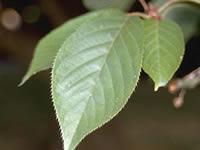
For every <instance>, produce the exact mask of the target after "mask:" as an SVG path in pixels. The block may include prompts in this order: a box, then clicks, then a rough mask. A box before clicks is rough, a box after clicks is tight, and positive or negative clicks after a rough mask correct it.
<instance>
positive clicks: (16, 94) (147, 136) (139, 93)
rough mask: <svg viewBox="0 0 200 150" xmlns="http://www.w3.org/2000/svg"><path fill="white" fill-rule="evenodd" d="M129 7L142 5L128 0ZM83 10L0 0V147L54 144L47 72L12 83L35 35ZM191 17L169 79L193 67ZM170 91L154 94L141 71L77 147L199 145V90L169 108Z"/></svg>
mask: <svg viewBox="0 0 200 150" xmlns="http://www.w3.org/2000/svg"><path fill="white" fill-rule="evenodd" d="M131 10H142V8H141V6H140V5H139V3H138V2H136V3H135V4H134V5H133V7H132V8H131ZM87 11H88V10H87V9H86V8H85V7H84V5H83V4H82V2H81V0H0V150H61V149H62V140H61V138H60V131H59V127H58V123H57V120H56V117H55V114H54V109H53V106H52V102H51V97H50V92H49V91H50V83H49V81H50V80H49V74H50V73H49V71H46V72H42V73H40V74H39V75H36V76H34V77H33V78H32V79H31V80H30V81H28V83H26V84H25V85H24V86H23V87H17V85H18V84H19V82H20V81H21V79H22V77H23V75H24V74H25V72H26V70H27V68H28V65H29V63H30V61H31V58H32V56H33V52H34V48H35V46H36V44H37V42H38V40H39V39H40V38H41V37H43V36H44V35H46V34H47V33H48V32H49V31H50V30H52V29H54V28H55V27H57V26H59V25H60V24H62V23H63V22H65V21H67V20H69V19H70V18H73V17H76V16H78V15H81V14H83V13H86V12H87ZM190 19H191V17H190ZM199 21H200V18H198V23H197V26H196V27H197V30H195V34H191V33H192V32H190V36H188V38H187V45H186V55H185V57H184V61H183V63H182V65H181V67H180V69H179V70H178V72H177V74H176V76H177V77H182V76H184V75H186V74H188V73H189V72H191V71H193V70H194V69H196V68H197V67H199V66H200V34H199V33H200V32H199V31H200V26H199V25H200V24H199ZM187 29H188V28H187ZM192 29H193V28H192ZM44 59H45V58H44ZM174 97H175V95H171V94H169V93H168V91H167V89H166V88H163V89H161V90H160V91H159V92H157V93H154V92H153V84H152V81H151V80H149V79H148V78H147V77H146V75H143V76H142V79H141V80H140V83H139V85H138V87H137V89H136V92H135V93H134V95H133V97H131V99H130V100H129V103H128V104H127V105H126V107H125V108H124V109H123V110H122V112H121V113H120V114H119V115H118V116H117V117H116V118H114V119H113V120H112V121H111V122H109V123H108V124H106V125H105V126H103V127H102V128H101V129H98V130H97V131H95V132H94V133H92V134H90V135H89V136H88V137H87V138H86V139H85V140H84V141H83V142H82V143H81V144H80V145H79V147H78V150H188V149H189V150H200V109H199V108H200V88H196V89H194V90H192V91H190V92H188V93H187V95H186V98H185V104H184V105H183V107H181V108H180V109H175V108H174V107H173V105H172V100H173V98H174Z"/></svg>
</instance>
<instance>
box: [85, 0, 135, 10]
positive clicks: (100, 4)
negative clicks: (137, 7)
mask: <svg viewBox="0 0 200 150" xmlns="http://www.w3.org/2000/svg"><path fill="white" fill-rule="evenodd" d="M82 1H83V4H84V5H85V6H86V7H87V8H88V9H91V10H96V9H102V8H119V9H121V10H129V9H130V8H131V6H132V5H133V3H134V2H135V0H82Z"/></svg>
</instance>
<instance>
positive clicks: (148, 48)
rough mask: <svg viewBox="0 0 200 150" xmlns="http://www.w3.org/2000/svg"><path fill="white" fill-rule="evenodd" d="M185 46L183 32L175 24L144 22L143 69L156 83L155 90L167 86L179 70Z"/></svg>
mask: <svg viewBox="0 0 200 150" xmlns="http://www.w3.org/2000/svg"><path fill="white" fill-rule="evenodd" d="M184 46H185V45H184V38H183V34H182V31H181V29H180V28H179V26H178V25H177V24H175V23H174V22H172V21H169V20H161V21H158V20H151V19H150V20H145V21H144V59H143V69H144V71H145V72H146V73H147V74H148V75H149V76H150V77H151V78H152V79H153V81H154V82H155V90H157V89H158V88H159V87H161V86H165V85H166V84H167V82H168V81H169V80H170V79H171V78H172V76H173V74H174V73H175V71H176V70H177V69H178V67H179V65H180V63H181V61H182V58H183V55H184Z"/></svg>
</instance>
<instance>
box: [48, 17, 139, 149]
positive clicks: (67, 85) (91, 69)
mask: <svg viewBox="0 0 200 150" xmlns="http://www.w3.org/2000/svg"><path fill="white" fill-rule="evenodd" d="M113 18H114V19H113ZM130 18H131V17H126V16H125V15H124V14H121V15H119V14H118V15H115V16H112V18H111V16H109V17H105V16H104V17H102V18H101V19H100V18H98V19H97V20H95V21H93V22H90V24H89V23H88V24H87V25H86V26H82V28H81V29H80V30H79V31H77V32H76V33H75V34H74V36H73V37H72V38H71V39H70V40H69V41H67V42H66V43H65V44H66V45H63V47H62V48H61V50H60V51H59V54H58V55H57V58H56V61H55V64H54V67H53V73H52V94H53V100H54V105H55V108H56V112H57V115H58V120H59V122H60V126H61V130H62V134H63V139H64V148H65V150H73V149H74V148H75V147H76V146H77V144H78V143H79V142H80V141H81V140H82V139H83V138H84V137H85V136H86V135H87V134H89V133H90V132H91V131H93V130H95V129H96V128H98V127H100V126H102V125H103V124H104V123H106V122H107V121H109V120H110V119H111V118H112V117H113V116H115V115H116V114H117V113H118V112H119V111H120V110H121V109H122V108H123V106H124V105H125V103H126V102H127V100H128V98H129V97H130V95H131V93H132V92H133V90H134V88H135V86H136V83H137V81H138V78H139V74H140V70H141V65H142V53H141V48H140V46H139V45H138V44H137V43H141V39H142V25H141V21H140V20H139V19H138V18H135V17H134V19H130ZM130 27H131V29H132V30H135V31H136V33H140V34H138V35H137V36H138V37H140V38H141V39H140V38H137V39H135V38H136V37H135V36H134V35H135V34H134V33H133V31H131V30H130V31H129V29H130ZM88 35H89V36H88ZM94 38H95V40H94ZM130 39H132V40H130ZM77 41H81V42H79V44H78V46H77ZM85 43H87V44H86V45H85ZM85 46H86V47H85ZM66 52H67V55H66V54H65V53H66ZM83 52H84V53H83ZM86 56H87V58H86ZM66 57H67V58H66ZM64 58H66V59H65V60H64V61H65V62H64V61H63V59H64ZM62 61H63V62H62ZM77 68H78V69H77ZM63 70H65V73H64V72H63ZM66 70H67V71H66ZM71 73H72V74H71ZM74 73H75V74H74ZM125 75H126V78H125ZM120 87H121V88H120ZM62 93H67V94H66V95H63V94H62ZM79 94H80V95H81V98H80V96H77V95H79ZM67 98H68V99H69V101H70V105H71V106H66V105H65V106H64V103H65V99H67ZM80 99H81V100H80ZM72 103H73V104H72ZM67 104H68V103H67ZM97 106H98V107H97ZM72 108H73V109H72ZM74 111H75V112H76V111H78V112H76V114H77V115H75V116H74V115H73V114H74ZM71 115H72V116H73V119H72V120H74V122H73V121H72V120H71V118H70V117H69V116H71ZM74 118H75V119H74ZM66 124H67V125H68V127H66Z"/></svg>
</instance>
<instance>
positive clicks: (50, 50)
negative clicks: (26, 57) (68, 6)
mask: <svg viewBox="0 0 200 150" xmlns="http://www.w3.org/2000/svg"><path fill="white" fill-rule="evenodd" d="M112 11H115V10H114V9H110V10H107V12H105V11H104V10H100V11H96V12H91V13H87V14H85V15H82V16H79V17H77V18H75V19H71V20H69V21H67V22H66V23H64V24H63V25H61V26H59V27H58V28H56V29H54V30H53V31H51V32H50V33H49V34H47V35H46V36H45V37H43V38H42V39H41V40H40V41H39V43H38V45H37V46H36V50H35V52H34V56H33V59H32V62H31V64H30V67H29V69H28V71H27V73H26V74H25V76H24V77H23V79H22V81H21V83H20V84H19V86H21V85H23V84H24V83H25V82H26V81H27V80H28V79H29V78H30V77H31V76H33V75H34V74H36V73H38V72H39V71H43V70H46V69H49V68H51V67H52V65H53V61H54V58H55V57H56V54H57V52H58V50H59V49H60V47H61V45H62V44H63V43H64V41H65V40H66V39H67V38H69V37H70V36H71V34H72V33H74V32H75V31H76V30H77V29H78V28H79V26H80V25H81V24H84V23H86V22H87V21H89V20H92V19H93V18H96V17H98V16H102V15H106V14H107V13H108V12H110V13H112Z"/></svg>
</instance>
